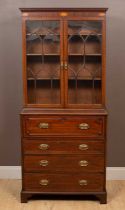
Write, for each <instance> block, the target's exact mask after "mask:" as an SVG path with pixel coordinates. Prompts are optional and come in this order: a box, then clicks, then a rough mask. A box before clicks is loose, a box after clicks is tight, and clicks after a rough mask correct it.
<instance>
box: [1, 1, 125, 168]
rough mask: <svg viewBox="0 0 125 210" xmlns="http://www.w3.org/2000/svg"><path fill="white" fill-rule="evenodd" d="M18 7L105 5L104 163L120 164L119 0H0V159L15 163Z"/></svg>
mask: <svg viewBox="0 0 125 210" xmlns="http://www.w3.org/2000/svg"><path fill="white" fill-rule="evenodd" d="M19 7H108V8H109V11H108V13H107V84H106V89H107V97H106V103H107V108H108V112H109V120H108V158H107V160H108V166H125V0H94V1H93V0H43V1H42V0H35V1H34V0H18V1H17V0H0V165H20V125H19V113H20V110H21V107H22V100H23V99H22V69H21V68H22V56H21V55H22V50H21V44H22V40H21V14H20V11H19V9H18V8H19Z"/></svg>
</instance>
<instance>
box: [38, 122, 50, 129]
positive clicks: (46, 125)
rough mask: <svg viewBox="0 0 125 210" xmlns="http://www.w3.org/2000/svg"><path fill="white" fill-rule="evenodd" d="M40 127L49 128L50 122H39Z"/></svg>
mask: <svg viewBox="0 0 125 210" xmlns="http://www.w3.org/2000/svg"><path fill="white" fill-rule="evenodd" d="M38 127H39V128H41V129H42V128H49V124H48V123H39V125H38Z"/></svg>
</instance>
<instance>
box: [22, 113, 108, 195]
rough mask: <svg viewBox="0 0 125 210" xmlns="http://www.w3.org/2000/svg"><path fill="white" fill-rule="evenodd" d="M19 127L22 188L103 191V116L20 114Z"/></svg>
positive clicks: (30, 189) (58, 190)
mask: <svg viewBox="0 0 125 210" xmlns="http://www.w3.org/2000/svg"><path fill="white" fill-rule="evenodd" d="M21 126H22V172H23V182H22V183H23V190H26V191H38V192H91V191H95V192H98V191H103V189H104V188H105V152H106V151H105V146H106V119H105V117H104V116H41V115H40V116H34V115H30V116H28V115H23V116H22V117H21Z"/></svg>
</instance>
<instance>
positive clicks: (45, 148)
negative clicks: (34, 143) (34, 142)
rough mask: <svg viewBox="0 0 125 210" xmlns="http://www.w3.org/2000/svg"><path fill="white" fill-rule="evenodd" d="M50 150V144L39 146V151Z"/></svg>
mask: <svg viewBox="0 0 125 210" xmlns="http://www.w3.org/2000/svg"><path fill="white" fill-rule="evenodd" d="M48 148H49V145H48V144H40V145H39V149H41V150H47V149H48Z"/></svg>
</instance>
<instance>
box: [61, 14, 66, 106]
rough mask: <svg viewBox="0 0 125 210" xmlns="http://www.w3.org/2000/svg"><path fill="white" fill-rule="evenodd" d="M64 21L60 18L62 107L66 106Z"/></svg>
mask: <svg viewBox="0 0 125 210" xmlns="http://www.w3.org/2000/svg"><path fill="white" fill-rule="evenodd" d="M63 34H64V23H63V19H62V18H61V20H60V40H61V43H60V45H61V46H60V71H61V73H60V76H61V78H60V81H61V95H60V96H61V107H64V106H65V105H64V103H65V100H64V94H65V90H64V87H65V86H64V35H63Z"/></svg>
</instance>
